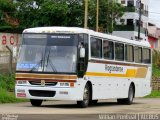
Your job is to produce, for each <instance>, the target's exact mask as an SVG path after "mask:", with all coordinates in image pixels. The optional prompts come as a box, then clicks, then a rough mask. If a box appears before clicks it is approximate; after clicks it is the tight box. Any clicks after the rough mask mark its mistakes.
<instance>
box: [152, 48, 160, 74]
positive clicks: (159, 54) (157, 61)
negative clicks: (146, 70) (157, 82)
mask: <svg viewBox="0 0 160 120" xmlns="http://www.w3.org/2000/svg"><path fill="white" fill-rule="evenodd" d="M152 64H153V65H152V73H153V77H159V76H160V51H157V50H153V51H152Z"/></svg>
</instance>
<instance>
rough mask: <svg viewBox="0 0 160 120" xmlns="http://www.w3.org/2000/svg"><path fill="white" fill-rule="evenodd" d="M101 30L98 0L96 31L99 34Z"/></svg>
mask: <svg viewBox="0 0 160 120" xmlns="http://www.w3.org/2000/svg"><path fill="white" fill-rule="evenodd" d="M98 28H99V0H97V14H96V31H97V32H98Z"/></svg>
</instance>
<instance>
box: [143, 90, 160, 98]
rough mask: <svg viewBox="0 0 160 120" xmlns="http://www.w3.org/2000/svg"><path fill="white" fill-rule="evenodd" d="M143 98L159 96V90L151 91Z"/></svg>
mask: <svg viewBox="0 0 160 120" xmlns="http://www.w3.org/2000/svg"><path fill="white" fill-rule="evenodd" d="M145 98H160V91H152V92H151V94H150V95H147V96H145Z"/></svg>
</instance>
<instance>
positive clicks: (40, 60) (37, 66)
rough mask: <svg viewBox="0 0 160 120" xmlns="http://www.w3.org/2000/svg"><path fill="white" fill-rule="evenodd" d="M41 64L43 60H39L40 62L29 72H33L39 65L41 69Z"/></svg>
mask: <svg viewBox="0 0 160 120" xmlns="http://www.w3.org/2000/svg"><path fill="white" fill-rule="evenodd" d="M42 63H43V60H40V61H39V62H38V63H37V64H36V65H35V66H34V67H33V68H32V69H31V70H30V72H32V71H33V70H35V69H36V68H37V67H39V65H41V67H42Z"/></svg>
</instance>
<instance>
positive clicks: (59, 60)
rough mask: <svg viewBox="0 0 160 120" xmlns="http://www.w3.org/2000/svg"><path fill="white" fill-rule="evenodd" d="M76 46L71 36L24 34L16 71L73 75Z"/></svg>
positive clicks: (76, 41)
mask: <svg viewBox="0 0 160 120" xmlns="http://www.w3.org/2000/svg"><path fill="white" fill-rule="evenodd" d="M77 45H78V37H77V35H73V34H71V35H70V34H53V35H52V34H46V35H45V34H24V35H23V41H22V46H21V48H20V53H19V59H18V61H17V71H28V72H52V73H53V72H54V73H75V72H76V60H77Z"/></svg>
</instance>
